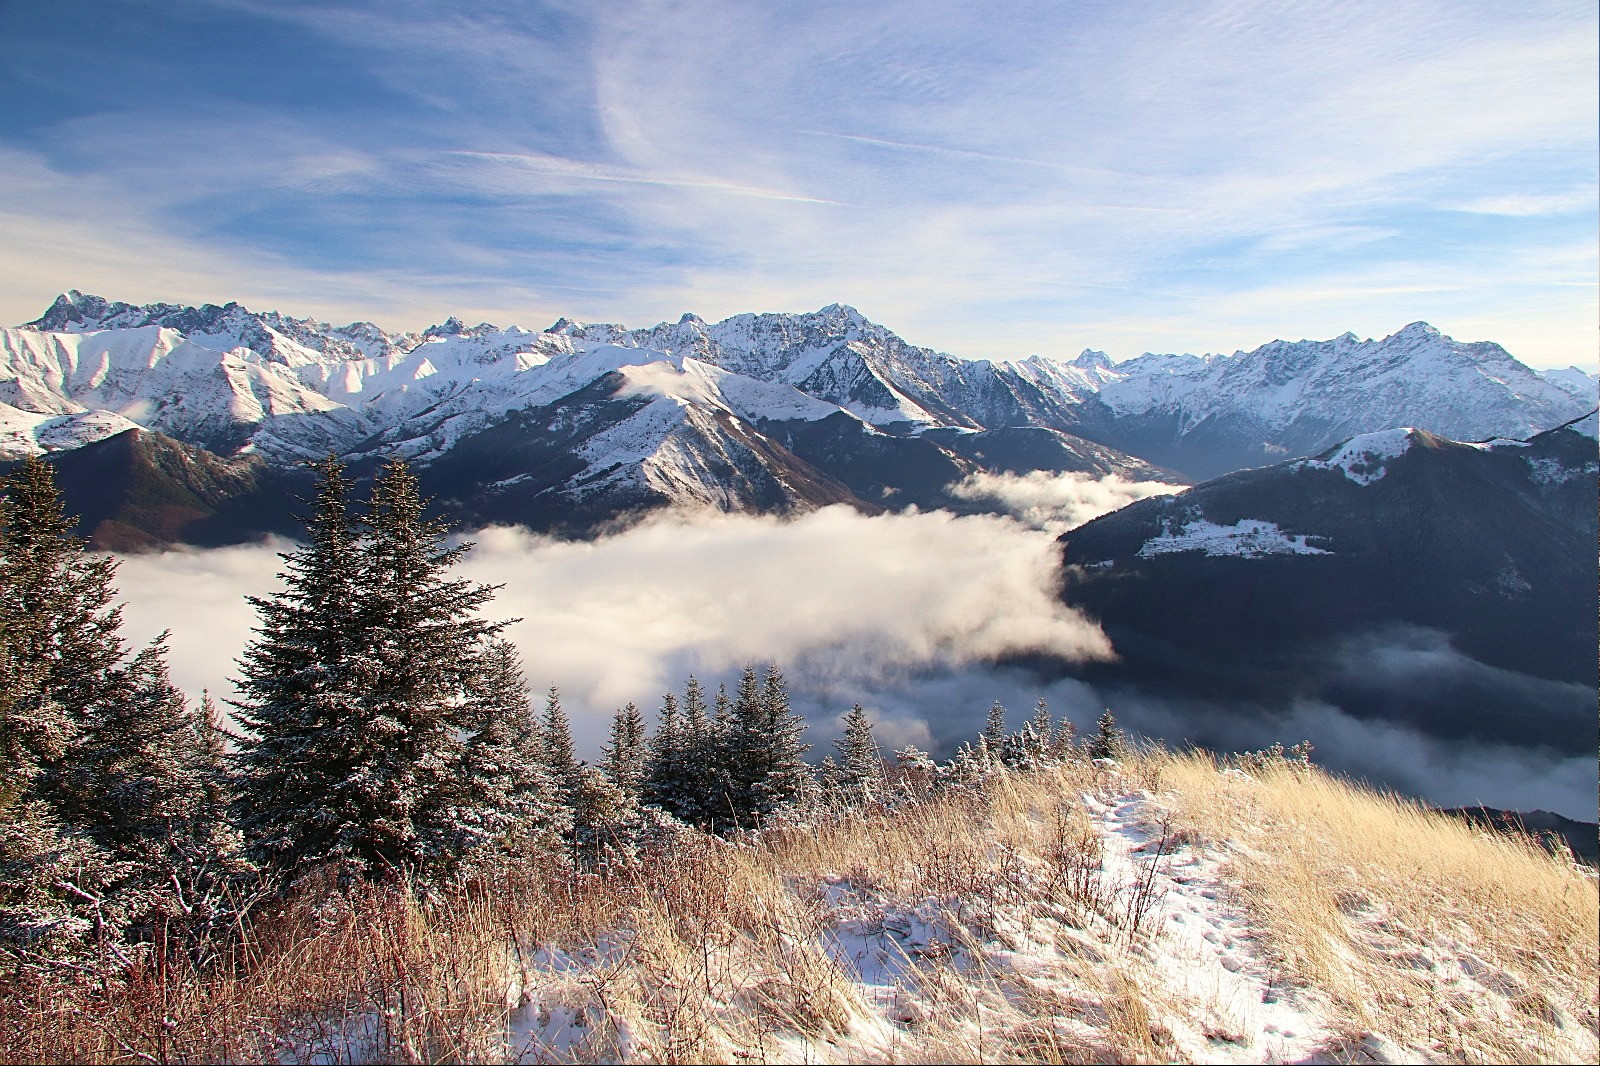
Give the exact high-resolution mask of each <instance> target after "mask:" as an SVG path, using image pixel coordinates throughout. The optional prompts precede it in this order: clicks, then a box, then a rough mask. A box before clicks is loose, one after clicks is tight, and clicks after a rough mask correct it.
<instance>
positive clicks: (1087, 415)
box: [0, 291, 1600, 519]
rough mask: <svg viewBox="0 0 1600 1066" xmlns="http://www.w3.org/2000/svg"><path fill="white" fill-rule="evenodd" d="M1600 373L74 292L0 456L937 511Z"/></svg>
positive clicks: (15, 405)
mask: <svg viewBox="0 0 1600 1066" xmlns="http://www.w3.org/2000/svg"><path fill="white" fill-rule="evenodd" d="M1597 380H1600V379H1597V376H1596V375H1594V374H1592V373H1589V372H1587V371H1583V370H1579V369H1577V368H1572V369H1570V370H1564V371H1553V372H1546V373H1539V372H1536V371H1533V370H1531V369H1530V368H1528V367H1526V366H1524V365H1523V364H1522V363H1520V362H1518V361H1517V360H1516V359H1514V358H1513V357H1512V356H1511V355H1509V354H1508V353H1507V352H1506V351H1505V350H1504V349H1503V348H1501V347H1500V346H1499V345H1496V344H1492V343H1470V344H1469V343H1460V342H1457V341H1454V340H1451V339H1450V338H1448V337H1444V336H1442V335H1440V334H1439V333H1438V332H1437V331H1436V330H1434V329H1432V328H1431V327H1429V326H1427V325H1426V324H1423V323H1414V324H1412V325H1410V326H1407V327H1405V328H1404V329H1402V330H1400V331H1399V332H1398V333H1396V334H1394V335H1392V336H1390V337H1386V338H1384V339H1382V340H1358V339H1357V338H1356V337H1355V336H1353V335H1351V334H1346V335H1344V336H1342V337H1338V338H1335V339H1333V340H1330V341H1321V342H1313V341H1298V342H1287V341H1274V342H1272V343H1271V344H1268V345H1265V346H1263V347H1261V348H1258V349H1256V350H1254V351H1251V352H1238V353H1235V354H1234V355H1232V356H1217V355H1206V356H1191V355H1144V356H1140V357H1138V358H1135V359H1130V360H1126V361H1123V362H1120V363H1118V362H1113V361H1111V360H1110V359H1108V358H1106V357H1105V356H1104V355H1103V354H1101V353H1097V352H1092V351H1086V352H1084V353H1083V355H1081V356H1079V357H1078V358H1076V359H1074V360H1072V361H1060V360H1051V359H1045V358H1042V357H1039V356H1033V357H1030V358H1026V359H1019V360H967V359H960V358H956V357H954V356H950V355H944V354H941V353H939V352H936V351H933V350H931V349H928V348H922V347H917V346H915V345H912V344H909V343H907V342H906V341H904V340H902V339H901V338H900V337H898V336H896V335H895V334H894V333H892V332H890V331H889V330H887V329H885V328H884V327H882V326H879V325H876V324H874V323H872V322H870V321H868V320H867V319H866V318H864V317H863V316H862V315H861V314H860V313H859V312H858V311H856V310H855V309H853V308H850V307H845V306H841V305H838V304H834V305H830V306H828V307H824V308H822V309H821V310H819V311H816V312H814V313H810V314H744V315H736V316H734V317H732V318H729V319H726V320H724V321H722V322H717V323H707V322H705V321H704V320H702V319H700V318H698V317H696V316H694V315H685V316H684V317H683V318H681V319H680V320H679V321H678V322H676V323H663V324H661V325H657V326H654V327H652V328H649V329H626V328H624V327H622V326H618V325H609V324H590V325H585V324H581V323H577V322H572V321H569V320H566V319H562V320H561V321H558V322H556V323H555V324H554V325H553V326H551V327H549V328H548V329H545V330H542V331H532V330H527V329H522V328H519V327H515V326H513V327H506V328H502V327H498V326H493V325H490V324H487V323H483V324H479V325H477V326H467V325H465V324H464V323H462V322H461V321H459V320H458V319H455V318H451V319H449V320H447V321H446V322H444V323H442V324H440V325H438V326H433V327H430V328H429V329H427V330H424V331H422V332H420V333H391V332H388V331H385V330H383V329H382V328H380V327H378V326H376V325H373V324H372V323H369V322H357V323H352V324H350V325H347V326H332V325H329V324H327V323H323V322H318V321H315V320H313V319H301V318H292V317H289V316H286V315H283V314H279V313H277V312H265V313H256V312H252V311H249V310H247V309H245V308H244V307H242V306H240V305H239V304H237V303H229V304H226V305H224V306H217V305H212V304H207V305H205V306H203V307H199V308H194V307H184V306H179V305H173V304H149V305H145V306H142V307H136V306H133V305H130V304H126V303H117V302H111V301H107V300H104V299H102V298H100V297H97V296H87V295H84V294H82V293H79V292H76V291H73V292H69V293H66V294H64V295H62V296H61V297H59V298H58V299H57V300H56V301H55V303H54V304H53V305H52V306H51V307H50V308H49V310H48V311H46V312H45V314H44V315H43V316H41V317H40V318H39V319H37V320H35V321H34V322H31V323H28V324H27V325H24V326H20V327H16V328H11V329H0V457H9V458H16V457H19V456H20V455H22V454H26V453H37V452H40V451H47V452H59V451H70V450H73V449H77V448H81V447H85V446H88V445H92V444H94V443H95V442H97V441H102V440H105V439H106V438H109V437H113V436H115V435H117V434H120V433H123V432H126V431H128V430H130V429H143V430H148V431H157V432H160V433H162V434H165V435H167V436H169V437H171V438H173V439H175V440H176V441H179V442H182V443H184V444H187V445H190V446H197V447H200V448H204V449H206V450H208V451H210V452H212V453H214V454H216V455H219V456H223V457H254V458H255V459H256V460H259V461H264V462H266V463H267V464H269V465H275V466H281V465H287V464H290V463H292V462H293V461H296V460H299V459H303V458H306V457H309V456H315V455H321V454H326V453H327V452H329V451H334V452H338V453H340V454H342V455H345V456H347V457H349V458H351V459H352V461H355V462H359V461H361V460H362V459H363V458H366V457H372V456H377V455H380V454H383V455H387V454H401V455H404V456H406V457H408V458H410V459H412V460H413V461H414V462H416V463H417V464H419V465H422V466H430V465H434V466H454V467H455V468H456V475H457V476H458V478H459V477H466V478H468V480H472V481H481V482H482V483H481V485H479V486H478V490H475V491H478V494H479V496H480V497H482V499H481V500H480V503H487V501H489V500H490V498H491V497H504V499H502V500H501V503H502V506H498V507H489V508H488V509H489V510H494V511H497V512H504V513H505V517H508V518H512V519H514V518H515V514H516V511H517V505H513V503H512V502H511V501H512V500H513V498H522V499H523V500H524V502H527V501H528V500H531V498H532V497H533V496H537V497H539V498H540V500H541V501H542V502H541V506H542V507H544V508H545V509H547V510H548V508H549V506H551V505H552V503H553V501H555V500H556V499H557V498H559V499H561V500H564V501H566V502H567V503H568V504H572V505H575V506H576V505H580V504H582V505H585V506H587V507H588V508H589V509H590V510H592V511H594V512H595V513H596V514H599V513H600V512H604V511H607V510H616V509H619V508H627V507H638V506H650V505H653V504H657V503H662V502H665V503H694V504H701V505H709V506H717V507H723V508H735V509H738V508H747V507H758V508H762V509H768V508H773V507H776V508H778V509H785V508H790V507H793V506H808V505H815V504H817V503H821V502H824V501H828V502H831V501H833V500H836V499H844V498H848V497H851V496H854V497H856V498H857V499H858V500H864V501H865V502H867V503H869V504H871V505H874V506H878V505H885V504H895V503H905V502H923V503H928V502H932V503H938V502H939V501H938V500H936V499H933V500H930V499H929V498H927V493H926V492H921V493H920V495H919V493H918V492H910V491H909V490H908V488H907V485H906V484H903V483H902V482H905V481H906V477H904V476H901V475H899V474H896V473H895V472H894V471H893V470H891V469H890V468H891V467H894V466H896V465H897V464H898V465H899V466H906V465H907V464H909V465H910V466H911V467H913V468H915V469H917V470H918V471H919V473H918V474H917V475H916V476H915V477H914V478H912V480H917V481H924V482H925V481H928V480H929V479H930V478H933V477H934V476H935V475H939V476H943V475H949V476H950V477H951V479H952V480H956V479H959V478H960V477H961V476H964V475H965V474H966V473H970V472H971V471H972V470H974V469H985V468H987V469H1007V470H1012V471H1021V470H1027V469H1039V468H1043V469H1058V470H1080V471H1089V472H1096V473H1102V474H1104V473H1111V472H1119V473H1124V474H1128V475H1130V476H1137V477H1141V478H1150V477H1160V476H1162V474H1163V471H1162V470H1160V469H1158V467H1164V468H1166V471H1167V474H1166V476H1167V477H1168V479H1170V480H1177V479H1175V478H1172V476H1171V473H1170V472H1171V471H1176V472H1178V473H1179V474H1181V475H1185V476H1187V477H1190V478H1198V477H1206V476H1211V475H1213V474H1216V473H1220V472H1225V471H1226V470H1231V469H1238V468H1241V467H1245V466H1252V465H1260V464H1263V463H1268V462H1273V461H1276V460H1278V459H1281V458H1286V457H1289V456H1292V455H1309V454H1314V453H1316V452H1317V451H1319V450H1322V449H1324V448H1326V447H1328V446H1329V445H1331V444H1333V443H1337V442H1338V441H1339V440H1342V439H1344V438H1347V437H1350V436H1352V435H1354V434H1356V433H1361V432H1369V431H1375V430H1383V429H1388V428H1393V427H1395V426H1400V425H1416V426H1419V427H1422V428H1425V429H1428V430H1430V431H1433V432H1437V433H1440V434H1442V435H1445V436H1449V437H1453V438H1456V439H1482V438H1488V437H1495V436H1500V437H1526V436H1529V435H1531V434H1533V433H1536V432H1538V431H1540V430H1543V429H1546V428H1549V427H1550V426H1553V425H1557V424H1560V423H1561V422H1564V421H1566V420H1569V419H1571V418H1573V417H1575V416H1577V415H1580V414H1582V413H1584V411H1586V410H1588V409H1589V408H1592V407H1594V406H1595V403H1596V395H1597V390H1600V386H1597ZM486 434H487V435H488V436H487V437H485V435H486ZM488 441H492V442H494V443H493V445H492V447H491V446H490V445H489V444H488V443H487V442H488ZM530 449H531V451H530ZM491 453H492V454H491ZM464 455H477V456H479V458H480V459H482V460H493V461H492V462H489V465H490V466H493V467H494V468H495V474H496V476H495V477H493V478H492V479H490V480H488V481H483V480H482V475H480V474H478V473H476V472H469V471H468V470H466V468H465V465H466V464H464V463H463V462H462V456H464ZM508 455H519V456H520V457H521V458H520V461H521V462H522V465H523V467H524V468H521V469H519V468H517V467H516V464H515V463H510V464H508V462H506V461H505V457H506V456H508ZM863 456H871V457H872V458H871V460H870V461H867V460H865V459H864V458H863ZM477 466H479V467H482V466H483V463H482V462H479V463H478V464H477ZM480 490H481V491H480ZM908 493H909V495H908ZM480 509H481V508H480Z"/></svg>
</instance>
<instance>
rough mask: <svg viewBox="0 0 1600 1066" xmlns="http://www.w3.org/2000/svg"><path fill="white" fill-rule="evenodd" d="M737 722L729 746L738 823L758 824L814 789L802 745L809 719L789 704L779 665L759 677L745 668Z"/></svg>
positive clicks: (736, 704) (736, 706)
mask: <svg viewBox="0 0 1600 1066" xmlns="http://www.w3.org/2000/svg"><path fill="white" fill-rule="evenodd" d="M734 718H735V724H734V729H733V733H732V737H731V739H730V741H729V744H728V751H729V755H730V757H729V761H728V768H729V776H730V780H731V782H732V787H731V788H730V790H729V791H730V795H731V797H732V799H733V806H734V812H735V817H736V819H737V822H738V824H739V825H740V826H742V827H745V828H752V827H758V826H760V825H762V824H764V823H765V822H767V821H768V820H769V819H771V818H772V816H773V815H775V814H777V813H778V812H779V811H781V810H783V809H784V808H785V807H787V806H789V805H790V804H792V803H795V802H796V801H798V800H800V799H802V798H803V797H804V796H805V795H806V793H807V792H808V791H809V789H810V788H811V771H810V769H809V768H808V767H807V766H806V763H805V753H806V752H807V751H808V750H809V749H810V745H809V744H805V743H802V741H801V738H802V737H803V736H804V735H805V728H806V723H805V719H804V718H801V717H800V716H799V715H797V714H795V713H794V712H793V711H792V710H790V708H789V694H788V689H787V687H786V686H785V684H784V680H783V674H782V672H781V671H779V669H778V668H777V667H776V666H771V667H768V669H767V672H766V677H765V678H764V679H762V680H758V675H757V674H756V671H755V668H754V667H753V666H747V667H746V668H745V671H744V675H743V676H742V677H741V678H740V681H739V693H738V696H737V697H736V698H735V700H734Z"/></svg>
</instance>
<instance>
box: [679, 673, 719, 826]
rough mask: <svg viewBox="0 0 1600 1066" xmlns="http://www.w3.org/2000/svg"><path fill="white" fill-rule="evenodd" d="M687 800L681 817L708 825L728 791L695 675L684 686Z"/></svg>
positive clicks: (683, 740)
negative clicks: (719, 798) (722, 797)
mask: <svg viewBox="0 0 1600 1066" xmlns="http://www.w3.org/2000/svg"><path fill="white" fill-rule="evenodd" d="M682 718H683V725H682V734H683V735H682V742H681V749H682V759H683V799H682V802H681V808H680V810H679V812H678V817H680V818H682V819H683V820H684V821H686V822H690V823H692V824H694V825H701V826H706V825H709V823H710V818H711V814H712V812H713V811H714V810H715V809H716V808H715V802H716V799H717V797H719V796H722V795H724V794H725V792H726V786H725V785H724V783H723V779H722V775H721V770H720V760H719V758H718V753H717V752H718V745H717V738H716V726H715V723H714V722H713V721H712V719H711V717H710V715H709V713H708V712H707V709H706V696H705V690H704V689H703V688H702V687H701V685H700V681H699V679H698V678H696V677H695V676H694V675H693V674H690V675H689V680H688V681H686V682H685V683H684V686H683V716H682Z"/></svg>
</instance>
